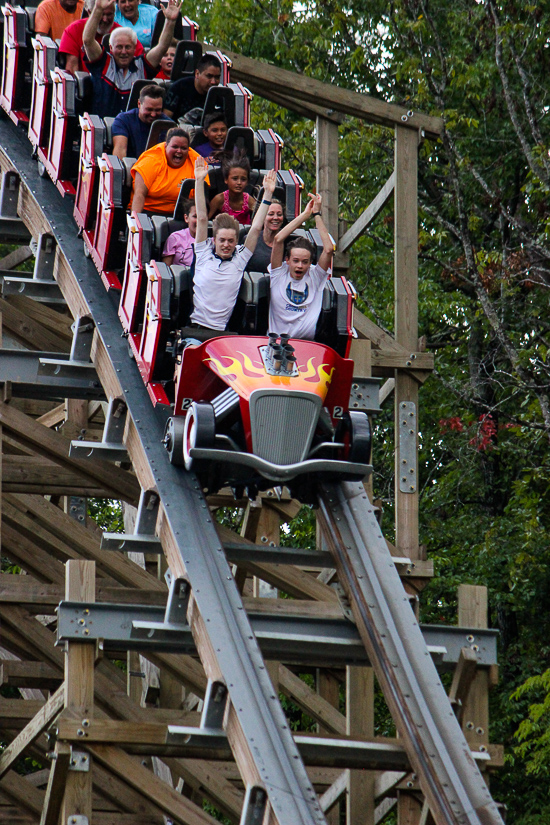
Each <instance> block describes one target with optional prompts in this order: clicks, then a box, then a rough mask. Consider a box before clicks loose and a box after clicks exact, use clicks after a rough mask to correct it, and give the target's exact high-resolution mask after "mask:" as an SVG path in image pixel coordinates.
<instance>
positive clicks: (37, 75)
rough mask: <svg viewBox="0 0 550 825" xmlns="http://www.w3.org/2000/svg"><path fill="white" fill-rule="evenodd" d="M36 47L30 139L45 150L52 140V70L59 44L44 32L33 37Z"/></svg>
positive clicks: (33, 143)
mask: <svg viewBox="0 0 550 825" xmlns="http://www.w3.org/2000/svg"><path fill="white" fill-rule="evenodd" d="M32 47H33V49H34V63H33V84H32V103H31V113H30V118H29V140H30V142H31V143H32V145H33V146H34V147H35V149H38V147H40V148H41V149H42V150H43V151H44V152H46V151H47V146H48V143H49V141H50V125H51V124H50V117H51V108H52V79H51V72H52V71H53V70H54V69H55V58H56V55H57V45H56V44H55V42H54V41H53V40H52V39H51V38H50V37H46V36H45V35H43V34H37V35H36V37H34V38H33V39H32Z"/></svg>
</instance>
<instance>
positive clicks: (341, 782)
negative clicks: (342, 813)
mask: <svg viewBox="0 0 550 825" xmlns="http://www.w3.org/2000/svg"><path fill="white" fill-rule="evenodd" d="M348 773H349V771H347V770H345V771H342V773H341V774H340V775H339V776H338V778H337V779H335V781H334V782H333V783H332V785H331V786H330V788H327V790H326V791H325V792H324V794H323V795H322V796H321V798H320V799H319V805H320V806H321V810H322V811H323V813H328V811H330V810H331V808H332V807H333V806H334V805H336V803H337V802H338V801H339V799H340V797H341V796H342V794H345V793H346V791H347V789H348Z"/></svg>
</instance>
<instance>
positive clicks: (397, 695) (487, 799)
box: [319, 482, 502, 825]
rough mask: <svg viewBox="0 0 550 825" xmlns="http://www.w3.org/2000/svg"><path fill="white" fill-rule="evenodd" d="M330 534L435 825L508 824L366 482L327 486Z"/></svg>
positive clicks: (323, 498) (324, 507)
mask: <svg viewBox="0 0 550 825" xmlns="http://www.w3.org/2000/svg"><path fill="white" fill-rule="evenodd" d="M319 503H320V509H321V514H322V516H321V517H322V520H323V527H324V534H325V539H326V541H327V543H328V546H329V549H330V551H331V553H332V554H333V557H334V559H335V563H336V566H337V570H338V576H339V581H340V583H341V584H342V586H343V587H344V590H345V591H346V593H347V596H348V598H349V601H350V603H351V607H352V611H353V615H354V618H355V621H356V623H357V628H358V630H359V634H360V636H361V638H362V640H363V644H364V645H365V648H366V650H367V653H368V655H369V658H370V661H371V662H372V664H373V667H374V670H375V673H376V675H377V678H378V680H379V682H380V684H381V686H382V688H383V692H384V696H385V699H386V701H387V703H388V706H389V708H390V710H391V713H392V716H393V718H394V721H395V723H396V726H397V728H398V730H399V734H400V736H401V737H402V739H403V742H404V744H405V748H406V750H407V754H408V756H409V759H410V760H411V764H412V766H413V769H414V771H415V772H416V774H417V775H418V777H419V780H420V785H421V788H422V790H423V792H424V794H425V796H426V799H427V800H428V804H429V806H430V810H431V812H432V814H433V816H434V818H435V821H436V822H437V825H497V824H498V825H502V819H501V817H500V814H499V813H498V810H497V807H496V805H495V803H494V802H493V800H492V798H491V795H490V793H489V791H488V789H487V785H486V784H485V781H484V779H483V777H482V776H481V774H480V772H479V770H478V769H477V767H476V765H475V763H474V760H473V759H472V755H471V752H470V748H469V746H468V744H467V742H466V740H465V738H464V735H463V733H462V731H461V729H460V726H459V724H458V722H457V720H456V718H455V715H454V713H453V711H452V710H451V706H450V703H449V699H448V697H447V695H446V693H445V691H444V689H443V686H442V684H441V682H440V680H439V676H438V674H437V671H436V669H435V666H434V665H433V663H432V661H431V659H430V656H429V654H428V652H427V649H426V645H425V643H424V640H423V638H422V634H421V631H420V627H419V625H418V622H417V621H416V618H415V616H414V613H413V611H412V610H411V607H410V603H409V600H408V598H407V597H406V594H405V592H404V590H403V586H402V584H401V581H400V579H399V575H398V573H397V571H396V569H395V565H394V564H393V562H392V559H391V556H390V554H389V551H388V548H387V545H386V542H385V539H384V537H383V536H382V533H381V531H380V527H379V525H378V522H377V520H376V517H375V515H374V511H373V508H372V505H371V504H370V502H369V500H368V498H367V495H366V493H365V490H364V487H363V485H362V484H354V483H351V482H346V483H344V484H341V485H339V486H337V485H324V487H323V491H322V493H321V495H320V500H319Z"/></svg>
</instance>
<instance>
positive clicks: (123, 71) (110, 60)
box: [82, 0, 182, 117]
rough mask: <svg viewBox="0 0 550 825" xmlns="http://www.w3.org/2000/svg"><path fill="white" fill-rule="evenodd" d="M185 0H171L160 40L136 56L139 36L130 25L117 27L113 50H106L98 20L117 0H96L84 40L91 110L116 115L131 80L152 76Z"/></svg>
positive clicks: (111, 39) (102, 114)
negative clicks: (99, 36) (98, 35)
mask: <svg viewBox="0 0 550 825" xmlns="http://www.w3.org/2000/svg"><path fill="white" fill-rule="evenodd" d="M181 3H182V0H168V5H167V6H163V7H162V9H161V13H162V14H164V17H165V21H164V27H163V29H162V32H161V35H160V38H159V42H158V44H157V45H156V46H155V47H154V48H152V49H151V50H150V51H149V52H148V53H147V57H146V58H145V57H135V51H136V43H137V36H136V33H135V32H134V31H133V30H132V29H129V28H124V27H121V28H119V29H115V30H114V31H113V32H112V34H111V36H110V51H108V52H107V51H105V49H103V48H102V47H101V46H100V45H99V43H98V42H97V41H96V39H95V34H96V31H97V24H98V22H99V20H100V18H101V16H102V15H103V14H104V12H105V10H106V9H109V8H112V7H113V5H114V0H96V3H95V6H94V8H93V11H92V13H91V14H90V16H89V17H88V22H87V23H86V26H85V27H84V34H83V38H82V39H83V43H84V49H85V50H86V66H87V68H88V70H89V72H90V74H91V75H92V80H93V86H94V91H93V100H92V105H91V107H90V110H89V111H90V114H96V115H101V116H102V117H106V116H107V117H109V116H110V117H116V116H117V115H118V113H119V112H122V111H123V110H124V109H125V107H126V102H127V100H128V95H129V94H130V91H131V89H132V84H133V83H134V81H136V80H140V79H149V80H152V79H153V77H154V76H155V74H156V71H157V67H158V65H159V63H160V61H161V58H162V56H163V55H164V54H165V52H166V51H167V49H168V48H169V46H170V43H171V41H172V37H173V35H174V26H175V24H176V19H177V18H178V17H179V16H180V14H181V12H180V8H181Z"/></svg>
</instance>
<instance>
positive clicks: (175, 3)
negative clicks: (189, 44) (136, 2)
mask: <svg viewBox="0 0 550 825" xmlns="http://www.w3.org/2000/svg"><path fill="white" fill-rule="evenodd" d="M181 3H182V0H168V5H167V6H161V10H162V13H163V14H164V18H165V20H164V26H163V27H162V31H161V33H160V37H159V42H158V43H157V45H156V46H154V47H153V48H152V49H149V51H148V52H147V55H146V58H147V63H149V65H150V66H152V67H153V68H154V69H155V68H156V67H157V66H158V65H159V63H160V61H161V60H162V58H163V57H164V55H165V54H166V52H167V51H168V47H169V46H170V43H171V41H172V38H173V36H174V26H175V25H176V20H177V19H178V16H180V15H181V11H180V9H181Z"/></svg>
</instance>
